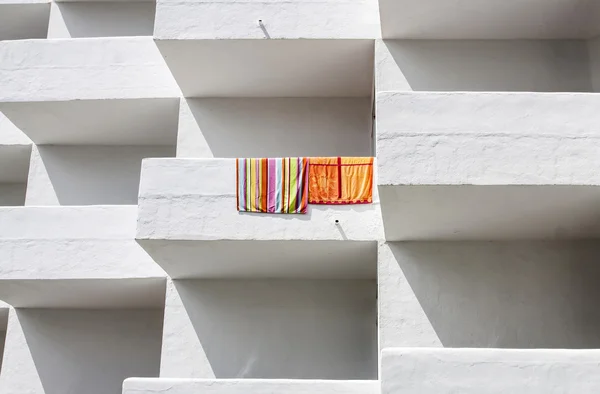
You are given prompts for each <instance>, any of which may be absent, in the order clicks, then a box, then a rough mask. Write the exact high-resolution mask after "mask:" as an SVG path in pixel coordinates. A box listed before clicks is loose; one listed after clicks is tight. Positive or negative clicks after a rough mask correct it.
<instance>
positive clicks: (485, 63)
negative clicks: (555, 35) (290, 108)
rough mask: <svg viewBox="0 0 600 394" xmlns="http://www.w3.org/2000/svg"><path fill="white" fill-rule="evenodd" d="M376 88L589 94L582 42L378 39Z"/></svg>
mask: <svg viewBox="0 0 600 394" xmlns="http://www.w3.org/2000/svg"><path fill="white" fill-rule="evenodd" d="M375 52H376V72H375V74H376V75H375V78H376V87H377V91H378V92H380V91H406V90H409V91H506V92H509V91H526V92H527V91H531V92H590V91H594V90H593V86H592V82H591V80H590V52H589V50H588V45H587V44H586V41H583V40H517V41H514V40H512V41H511V40H464V41H463V40H458V41H454V40H433V41H430V40H384V41H381V40H377V42H376V51H375Z"/></svg>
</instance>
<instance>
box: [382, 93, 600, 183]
mask: <svg viewBox="0 0 600 394" xmlns="http://www.w3.org/2000/svg"><path fill="white" fill-rule="evenodd" d="M599 103H600V97H598V96H596V95H594V94H576V93H546V94H544V93H459V92H453V93H441V92H440V93H426V92H419V93H408V92H386V93H379V94H378V95H377V158H378V161H377V162H378V165H379V179H378V183H379V184H380V185H401V184H427V185H437V184H456V185H461V184H478V185H503V184H517V185H528V184H532V185H544V184H548V185H559V184H563V185H598V184H600V176H599V175H598V172H597V171H595V170H594V168H595V167H597V163H596V161H597V160H599V159H598V157H600V155H598V152H597V146H598V144H597V143H596V142H595V141H597V140H598V138H600V133H598V132H597V131H596V130H597V128H596V122H597V119H598V111H597V110H596V108H597V106H598V104H599Z"/></svg>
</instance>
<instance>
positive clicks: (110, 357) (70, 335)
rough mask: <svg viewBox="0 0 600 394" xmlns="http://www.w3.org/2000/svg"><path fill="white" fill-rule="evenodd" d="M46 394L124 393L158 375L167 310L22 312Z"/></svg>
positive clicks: (23, 324) (27, 335) (47, 310)
mask: <svg viewBox="0 0 600 394" xmlns="http://www.w3.org/2000/svg"><path fill="white" fill-rule="evenodd" d="M17 314H18V316H19V320H20V322H21V327H22V329H23V332H24V334H25V338H26V340H27V346H28V347H29V350H30V351H31V356H32V358H33V361H34V363H35V367H36V369H37V372H38V375H39V378H40V381H41V383H42V386H43V388H44V393H45V394H65V393H86V394H120V393H121V388H122V384H123V380H124V379H126V378H128V377H158V376H159V367H160V352H161V343H162V321H163V310H162V309H157V310H118V311H115V310H112V311H110V310H105V311H100V310H95V311H92V310H51V309H45V310H41V309H37V310H36V309H28V310H17Z"/></svg>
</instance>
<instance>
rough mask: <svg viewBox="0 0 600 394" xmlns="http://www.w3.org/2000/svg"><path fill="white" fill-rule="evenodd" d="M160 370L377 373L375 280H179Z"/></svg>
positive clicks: (179, 373) (170, 297)
mask: <svg viewBox="0 0 600 394" xmlns="http://www.w3.org/2000/svg"><path fill="white" fill-rule="evenodd" d="M165 308H166V309H165V327H164V335H163V352H162V360H161V374H160V375H161V377H169V378H171V377H180V378H181V377H184V378H263V379H265V378H269V379H276V378H302V379H351V380H354V379H375V378H376V376H377V327H376V315H377V313H376V308H377V306H376V284H375V281H372V280H360V281H348V280H341V281H339V280H338V281H335V280H333V281H330V280H316V281H290V280H260V281H248V280H244V281H219V280H208V281H207V280H203V281H201V280H191V281H189V280H188V281H174V282H171V283H170V284H169V288H168V290H167V301H166V306H165Z"/></svg>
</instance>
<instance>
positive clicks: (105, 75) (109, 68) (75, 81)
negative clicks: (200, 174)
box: [0, 37, 180, 105]
mask: <svg viewBox="0 0 600 394" xmlns="http://www.w3.org/2000/svg"><path fill="white" fill-rule="evenodd" d="M0 64H2V68H1V69H0V85H1V86H2V90H1V91H0V102H24V105H26V102H31V101H46V100H48V101H69V100H93V99H136V98H155V97H161V98H166V97H178V96H179V95H180V91H179V88H178V86H177V84H176V83H175V80H174V79H173V76H172V75H171V74H170V72H169V69H168V68H167V65H166V64H165V61H164V59H163V57H162V55H161V54H160V52H159V51H158V48H157V47H156V44H155V43H154V40H153V39H152V37H112V38H85V39H78V40H24V41H2V42H0ZM150 81H151V83H149V82H150Z"/></svg>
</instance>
